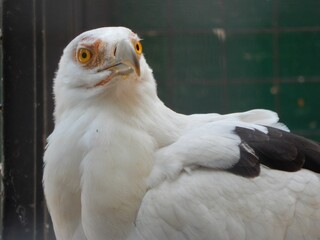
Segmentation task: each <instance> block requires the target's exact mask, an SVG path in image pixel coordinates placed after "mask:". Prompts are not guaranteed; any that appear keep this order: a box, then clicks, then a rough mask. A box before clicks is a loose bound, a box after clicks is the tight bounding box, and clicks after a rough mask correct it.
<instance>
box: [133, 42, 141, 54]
mask: <svg viewBox="0 0 320 240" xmlns="http://www.w3.org/2000/svg"><path fill="white" fill-rule="evenodd" d="M134 48H135V50H136V53H137V54H138V55H140V54H141V53H142V44H141V42H136V44H135V46H134Z"/></svg>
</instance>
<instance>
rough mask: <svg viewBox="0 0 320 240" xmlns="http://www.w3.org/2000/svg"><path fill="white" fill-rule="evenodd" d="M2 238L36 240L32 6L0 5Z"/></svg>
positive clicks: (19, 3)
mask: <svg viewBox="0 0 320 240" xmlns="http://www.w3.org/2000/svg"><path fill="white" fill-rule="evenodd" d="M3 10H4V11H3V46H4V70H3V74H4V155H5V162H4V167H5V173H4V186H5V200H4V216H3V219H4V226H3V227H4V229H3V236H4V239H6V240H11V239H12V240H13V239H14V240H20V239H24V240H28V239H35V228H36V226H35V219H36V214H35V211H36V210H35V209H36V202H35V192H34V191H35V185H36V177H35V175H36V171H35V169H36V166H35V165H36V164H37V153H36V149H37V147H36V146H35V144H36V142H35V132H36V126H35V124H36V122H37V121H36V114H37V113H36V111H37V105H38V103H37V102H35V96H36V95H35V94H36V92H35V84H36V83H35V80H36V74H35V65H36V56H35V48H34V47H35V45H36V40H35V31H36V29H35V28H36V26H35V2H34V1H22V0H10V1H8V0H6V1H4V2H3Z"/></svg>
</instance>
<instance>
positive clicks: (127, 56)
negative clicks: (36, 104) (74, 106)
mask: <svg viewBox="0 0 320 240" xmlns="http://www.w3.org/2000/svg"><path fill="white" fill-rule="evenodd" d="M146 79H147V80H148V81H150V82H149V83H148V84H151V85H153V86H152V87H153V88H155V84H154V83H152V82H154V80H153V76H152V71H151V69H150V68H149V66H148V65H147V63H146V61H145V59H144V57H143V54H142V44H141V42H140V39H139V37H138V36H137V35H136V34H135V33H133V32H132V31H131V30H130V29H128V28H125V27H105V28H98V29H94V30H90V31H87V32H84V33H82V34H80V35H79V36H77V37H76V38H75V39H73V40H72V41H71V42H70V43H69V44H68V46H67V47H66V48H65V49H64V52H63V55H62V57H61V60H60V63H59V69H58V71H57V75H56V78H55V95H56V96H55V97H56V103H57V101H59V99H63V101H64V102H65V101H67V99H65V97H64V95H68V98H69V99H68V101H72V100H73V101H81V100H84V99H88V98H97V97H99V98H100V99H101V96H108V95H114V94H118V95H121V93H122V94H123V93H124V94H125V95H128V94H129V95H130V94H131V93H133V92H134V91H136V88H137V87H139V85H142V84H146V83H143V82H146Z"/></svg>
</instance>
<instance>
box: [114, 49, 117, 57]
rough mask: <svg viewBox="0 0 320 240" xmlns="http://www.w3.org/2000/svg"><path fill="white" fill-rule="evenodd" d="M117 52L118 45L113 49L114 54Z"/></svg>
mask: <svg viewBox="0 0 320 240" xmlns="http://www.w3.org/2000/svg"><path fill="white" fill-rule="evenodd" d="M116 53H117V47H115V48H114V50H113V56H116Z"/></svg>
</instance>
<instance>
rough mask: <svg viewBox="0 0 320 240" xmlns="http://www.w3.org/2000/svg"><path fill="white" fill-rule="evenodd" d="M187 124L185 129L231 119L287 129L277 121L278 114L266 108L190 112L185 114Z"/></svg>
mask: <svg viewBox="0 0 320 240" xmlns="http://www.w3.org/2000/svg"><path fill="white" fill-rule="evenodd" d="M187 118H188V119H187V121H188V124H187V126H186V130H190V129H192V128H195V127H199V126H202V125H203V124H205V123H209V122H215V121H233V122H245V123H253V124H260V125H265V126H271V127H274V128H279V129H282V130H284V131H289V129H288V128H287V127H286V126H285V125H284V124H283V123H279V122H278V121H279V116H278V114H277V113H275V112H273V111H270V110H266V109H253V110H250V111H246V112H238V113H230V114H217V113H207V114H192V115H189V116H187Z"/></svg>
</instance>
